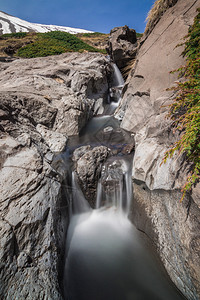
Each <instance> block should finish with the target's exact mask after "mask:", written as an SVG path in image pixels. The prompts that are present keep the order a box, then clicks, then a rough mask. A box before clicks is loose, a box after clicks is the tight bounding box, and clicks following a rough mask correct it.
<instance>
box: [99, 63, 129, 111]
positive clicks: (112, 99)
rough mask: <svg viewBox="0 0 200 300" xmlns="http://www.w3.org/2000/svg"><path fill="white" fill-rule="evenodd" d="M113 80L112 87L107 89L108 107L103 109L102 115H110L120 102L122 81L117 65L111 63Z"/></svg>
mask: <svg viewBox="0 0 200 300" xmlns="http://www.w3.org/2000/svg"><path fill="white" fill-rule="evenodd" d="M112 68H113V80H112V87H111V88H110V89H109V101H108V102H109V106H107V107H106V108H105V111H104V114H106V115H111V114H113V113H114V111H115V110H116V108H117V107H118V105H119V103H120V101H121V95H122V89H123V87H124V79H123V77H122V74H121V72H120V70H119V69H118V67H117V65H116V64H114V63H112Z"/></svg>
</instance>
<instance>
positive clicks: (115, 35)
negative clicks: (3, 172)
mask: <svg viewBox="0 0 200 300" xmlns="http://www.w3.org/2000/svg"><path fill="white" fill-rule="evenodd" d="M106 50H107V52H108V54H109V55H110V56H111V58H112V60H113V61H114V62H115V63H116V65H117V66H118V68H119V69H120V70H122V69H123V68H124V67H125V66H126V65H127V64H128V62H129V61H130V60H132V59H134V58H135V56H136V52H137V37H136V31H135V30H134V29H129V27H128V26H123V27H115V28H113V29H112V30H111V32H110V37H109V41H108V47H107V49H106Z"/></svg>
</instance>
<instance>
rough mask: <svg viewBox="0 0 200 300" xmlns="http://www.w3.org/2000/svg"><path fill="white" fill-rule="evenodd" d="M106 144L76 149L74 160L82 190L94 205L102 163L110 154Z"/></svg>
mask: <svg viewBox="0 0 200 300" xmlns="http://www.w3.org/2000/svg"><path fill="white" fill-rule="evenodd" d="M109 152H110V151H109V149H108V148H107V147H105V146H99V147H95V148H93V149H92V148H91V147H90V146H83V147H80V148H78V149H76V150H75V151H74V154H73V161H74V162H75V170H76V173H77V176H78V180H79V183H80V186H81V189H82V191H83V192H84V194H85V195H86V198H87V199H88V200H89V202H90V204H91V206H92V207H94V204H95V200H96V199H95V196H96V188H97V183H98V179H99V176H100V172H101V168H102V164H103V163H104V162H105V160H106V158H107V157H108V155H109Z"/></svg>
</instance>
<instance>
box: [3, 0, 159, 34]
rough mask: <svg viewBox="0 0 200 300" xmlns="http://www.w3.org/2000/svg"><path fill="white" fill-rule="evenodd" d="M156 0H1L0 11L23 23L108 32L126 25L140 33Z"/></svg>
mask: <svg viewBox="0 0 200 300" xmlns="http://www.w3.org/2000/svg"><path fill="white" fill-rule="evenodd" d="M154 2H155V0H121V1H118V0H115V1H114V0H82V1H81V0H0V10H1V11H4V12H6V13H8V14H11V15H14V16H16V17H19V18H21V19H23V20H26V21H29V22H35V23H41V24H53V25H63V26H69V27H77V28H83V29H88V30H93V31H99V32H105V33H109V32H110V30H111V29H112V28H114V27H117V26H123V25H128V26H129V27H130V28H134V29H135V30H136V31H137V32H143V31H144V28H145V19H146V16H147V13H148V11H149V10H150V8H151V7H152V5H153V3H154Z"/></svg>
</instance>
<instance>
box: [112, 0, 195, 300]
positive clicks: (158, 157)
mask: <svg viewBox="0 0 200 300" xmlns="http://www.w3.org/2000/svg"><path fill="white" fill-rule="evenodd" d="M166 3H167V1H166ZM173 4H174V5H173V6H172V7H170V8H169V9H168V10H167V11H166V12H165V13H164V14H163V16H162V17H161V18H160V20H159V21H158V22H157V24H156V25H155V26H154V27H153V29H152V31H151V33H150V34H149V33H148V36H146V37H143V42H142V43H141V45H140V49H139V50H138V56H137V57H136V63H135V65H134V67H133V69H132V71H131V72H130V74H129V77H128V79H127V81H126V83H125V86H124V89H123V92H122V93H123V97H122V101H121V104H120V107H119V109H118V111H117V112H116V116H117V117H118V118H119V119H121V120H122V123H121V127H122V128H124V129H126V130H128V131H131V132H133V133H134V135H135V156H134V160H133V172H132V177H133V180H134V208H133V219H134V221H135V223H136V226H137V227H138V228H140V229H141V230H143V231H144V232H146V233H147V234H148V236H149V237H150V238H151V239H152V240H153V242H154V243H155V245H156V248H157V249H158V252H159V253H160V256H161V258H162V261H163V263H164V265H165V267H166V269H167V271H168V273H169V275H170V276H171V278H172V280H173V281H174V282H175V284H176V285H177V286H178V288H179V289H180V290H181V291H182V292H183V294H185V295H186V297H187V298H188V299H192V300H193V299H200V248H199V245H200V238H199V230H200V221H199V220H200V217H199V216H200V193H199V184H198V185H197V186H196V187H195V188H194V189H193V192H192V195H189V196H188V198H186V199H185V201H184V202H182V203H180V201H179V200H180V198H181V192H180V189H181V187H182V186H183V184H184V182H185V180H186V176H187V171H188V170H189V166H188V165H186V163H185V162H184V159H183V157H180V156H179V155H178V153H177V154H176V155H175V156H174V157H173V158H172V159H169V160H168V161H167V163H166V164H161V163H162V159H163V157H164V153H165V151H167V149H169V147H170V145H172V144H173V143H174V142H175V141H176V138H177V136H176V134H174V133H173V129H172V123H171V121H170V120H169V119H167V118H166V115H167V112H168V107H167V105H168V104H170V103H171V101H172V100H173V98H174V97H175V94H174V92H173V91H170V90H167V89H168V88H170V87H172V86H173V85H174V83H175V81H176V80H179V79H178V78H177V74H171V73H170V71H173V70H176V69H178V68H179V67H180V66H181V65H183V64H184V63H185V61H184V59H183V57H182V56H181V53H182V51H183V47H176V46H177V45H178V44H182V43H183V38H184V36H186V35H187V33H188V29H189V26H190V25H191V24H193V20H194V17H195V16H196V9H197V8H198V6H199V1H195V0H187V1H183V0H178V1H173ZM150 228H151V229H150ZM169 262H170V263H169Z"/></svg>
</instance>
